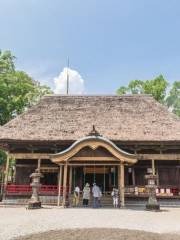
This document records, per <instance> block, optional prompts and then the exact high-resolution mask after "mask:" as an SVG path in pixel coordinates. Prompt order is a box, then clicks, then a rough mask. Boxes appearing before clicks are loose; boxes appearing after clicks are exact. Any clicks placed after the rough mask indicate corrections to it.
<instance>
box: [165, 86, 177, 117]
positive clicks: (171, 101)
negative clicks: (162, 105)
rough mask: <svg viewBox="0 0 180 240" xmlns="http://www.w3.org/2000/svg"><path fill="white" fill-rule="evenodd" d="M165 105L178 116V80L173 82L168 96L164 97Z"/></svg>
mask: <svg viewBox="0 0 180 240" xmlns="http://www.w3.org/2000/svg"><path fill="white" fill-rule="evenodd" d="M166 104H167V106H168V107H169V108H170V109H171V110H172V112H174V113H175V114H177V115H178V116H179V117H180V81H176V82H174V83H173V85H172V88H171V90H170V91H169V94H168V97H167V98H166Z"/></svg>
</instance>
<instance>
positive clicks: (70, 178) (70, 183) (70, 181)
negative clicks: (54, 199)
mask: <svg viewBox="0 0 180 240" xmlns="http://www.w3.org/2000/svg"><path fill="white" fill-rule="evenodd" d="M71 191H72V166H70V167H69V194H71Z"/></svg>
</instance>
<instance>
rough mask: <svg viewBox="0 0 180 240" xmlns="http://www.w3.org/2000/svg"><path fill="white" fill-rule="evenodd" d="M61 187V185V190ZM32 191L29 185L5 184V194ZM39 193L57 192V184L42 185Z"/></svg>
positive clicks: (28, 192)
mask: <svg viewBox="0 0 180 240" xmlns="http://www.w3.org/2000/svg"><path fill="white" fill-rule="evenodd" d="M62 190H63V187H61V192H62ZM31 192H32V187H31V186H30V185H17V184H10V185H7V186H6V193H7V194H30V193H31ZM39 193H40V194H48V193H49V194H58V186H57V185H42V186H41V188H40V190H39Z"/></svg>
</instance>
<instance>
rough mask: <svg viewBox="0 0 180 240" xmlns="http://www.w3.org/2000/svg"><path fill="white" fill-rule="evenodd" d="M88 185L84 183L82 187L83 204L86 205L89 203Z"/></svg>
mask: <svg viewBox="0 0 180 240" xmlns="http://www.w3.org/2000/svg"><path fill="white" fill-rule="evenodd" d="M90 191H91V190H90V187H89V183H86V185H85V187H84V189H83V206H84V207H87V206H88V204H89V199H90Z"/></svg>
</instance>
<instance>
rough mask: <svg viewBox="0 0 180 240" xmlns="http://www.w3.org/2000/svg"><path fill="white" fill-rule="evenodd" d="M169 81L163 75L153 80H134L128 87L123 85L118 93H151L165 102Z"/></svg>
mask: <svg viewBox="0 0 180 240" xmlns="http://www.w3.org/2000/svg"><path fill="white" fill-rule="evenodd" d="M167 87H168V82H167V81H166V80H165V79H164V77H163V76H162V75H159V76H158V77H156V78H155V79H152V80H145V81H141V80H133V81H131V82H130V83H129V84H128V86H127V87H125V86H122V87H120V88H119V89H118V90H117V94H118V95H123V94H151V95H152V96H153V97H154V98H155V99H156V100H157V101H159V102H164V100H165V97H166V92H167Z"/></svg>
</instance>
